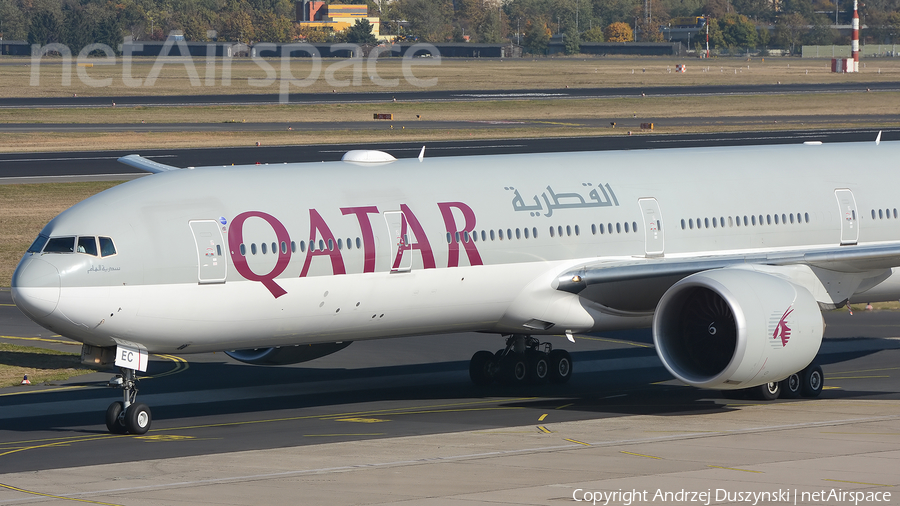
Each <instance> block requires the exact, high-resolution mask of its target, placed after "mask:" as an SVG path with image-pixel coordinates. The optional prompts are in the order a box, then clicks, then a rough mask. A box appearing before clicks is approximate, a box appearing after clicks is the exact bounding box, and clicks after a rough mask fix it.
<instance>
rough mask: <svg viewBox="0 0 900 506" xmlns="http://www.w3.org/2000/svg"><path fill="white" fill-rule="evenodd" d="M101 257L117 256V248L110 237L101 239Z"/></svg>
mask: <svg viewBox="0 0 900 506" xmlns="http://www.w3.org/2000/svg"><path fill="white" fill-rule="evenodd" d="M99 239H100V255H101V256H104V257H108V256H110V255H115V254H116V246H115V245H114V244H113V241H112V239H110V238H109V237H100V238H99Z"/></svg>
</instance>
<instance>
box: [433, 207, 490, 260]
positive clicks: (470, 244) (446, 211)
mask: <svg viewBox="0 0 900 506" xmlns="http://www.w3.org/2000/svg"><path fill="white" fill-rule="evenodd" d="M438 207H439V208H440V210H441V216H443V217H444V225H445V226H446V227H447V232H448V233H449V234H450V237H451V241H450V245H449V246H450V251H449V254H448V255H447V267H459V244H460V242H462V244H463V247H464V248H465V249H466V256H468V257H469V265H482V264H483V263H484V262H482V261H481V255H479V254H478V248H476V247H475V241H472V240H468V241H466V240H464V239H463V238H464V237H467V236H469V235H471V234H472V231H473V230H475V212H474V211H472V208H471V207H469V206H467V205H466V204H463V203H462V202H438ZM454 207H455V208H456V209H459V210H460V211H461V212H462V214H463V218H464V219H465V225H464V226H463V228H462V229H460V228H458V226H457V225H456V218H454V217H453V208H454ZM457 237H459V240H457V239H456V238H457Z"/></svg>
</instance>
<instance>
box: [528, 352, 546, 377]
mask: <svg viewBox="0 0 900 506" xmlns="http://www.w3.org/2000/svg"><path fill="white" fill-rule="evenodd" d="M525 358H526V363H527V365H528V382H529V383H531V384H533V385H539V384H541V383H545V382H546V381H547V380H549V379H550V363H549V362H548V360H547V358H548V357H547V354H546V353H544V352H542V351H536V350H529V351H528V352H526V354H525Z"/></svg>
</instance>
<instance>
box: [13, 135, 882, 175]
mask: <svg viewBox="0 0 900 506" xmlns="http://www.w3.org/2000/svg"><path fill="white" fill-rule="evenodd" d="M879 131H882V130H880V129H875V128H859V129H852V130H834V129H825V130H799V131H795V130H791V131H765V132H716V133H709V134H678V135H669V134H655V133H654V134H646V135H630V136H629V135H627V134H626V132H623V134H622V135H610V136H602V137H562V138H559V137H545V138H538V139H493V140H479V141H445V142H426V143H420V142H406V143H398V142H383V143H377V144H374V143H370V144H363V145H360V144H328V145H302V146H263V147H250V146H248V147H233V148H198V149H171V150H140V151H139V154H141V155H142V156H145V157H147V158H151V159H153V160H156V161H158V162H160V163H164V164H167V165H174V166H176V167H199V166H210V165H232V164H234V165H242V164H255V163H286V162H320V161H335V160H340V158H341V156H343V155H344V153H346V152H347V151H349V150H351V149H379V150H382V151H386V152H388V153H390V154H392V155H393V156H395V157H396V158H412V157H415V156H417V155H418V154H419V151H420V150H421V149H422V146H423V145H424V146H425V147H426V149H425V156H429V157H431V156H463V155H487V154H510V153H542V152H543V153H553V152H569V151H607V150H614V149H648V148H676V147H699V146H739V145H764V144H788V143H801V142H806V141H822V142H867V141H872V142H874V140H875V138H876V136H877V135H878V132H879ZM898 139H900V129H898V128H887V129H883V131H882V140H884V141H889V140H898ZM133 152H134V150H128V151H122V150H110V151H72V152H66V153H58V152H57V153H5V154H0V184H10V183H37V182H53V181H71V180H101V179H103V180H124V179H132V178H135V177H140V176H143V175H146V173H144V172H142V171H140V170H138V169H134V168H131V167H128V166H126V165H123V164H121V163H118V162H117V161H116V159H117V158H119V157H121V156H124V155H128V154H132V153H133Z"/></svg>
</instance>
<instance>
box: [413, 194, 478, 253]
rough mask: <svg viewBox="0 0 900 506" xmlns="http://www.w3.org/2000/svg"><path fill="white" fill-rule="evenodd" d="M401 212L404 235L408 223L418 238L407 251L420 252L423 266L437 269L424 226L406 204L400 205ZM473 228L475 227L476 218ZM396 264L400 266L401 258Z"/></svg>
mask: <svg viewBox="0 0 900 506" xmlns="http://www.w3.org/2000/svg"><path fill="white" fill-rule="evenodd" d="M400 210H401V211H403V216H404V218H405V219H404V222H403V233H404V234H405V233H406V224H407V222H408V223H409V228H411V229H412V232H413V235H414V236H415V237H416V242H414V243H411V244H409V245H407V248H406V249H411V250H419V252H420V253H421V254H422V264H423V266H424V267H425V268H426V269H434V268H435V267H436V265H435V262H434V253H432V251H431V243H429V242H428V236H427V235H425V231H424V230H423V229H422V225H421V224H420V223H419V220H418V219H417V218H416V215H415V214H413V212H412V210H410V208H409V206H407V205H406V204H400ZM473 216H474V215H473ZM451 219H452V217H451ZM472 226H475V223H474V218H473V223H472ZM401 251H402V250H401ZM399 255H400V252H398V256H399ZM395 263H396V264H397V265H399V258H398V259H397V262H395Z"/></svg>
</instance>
